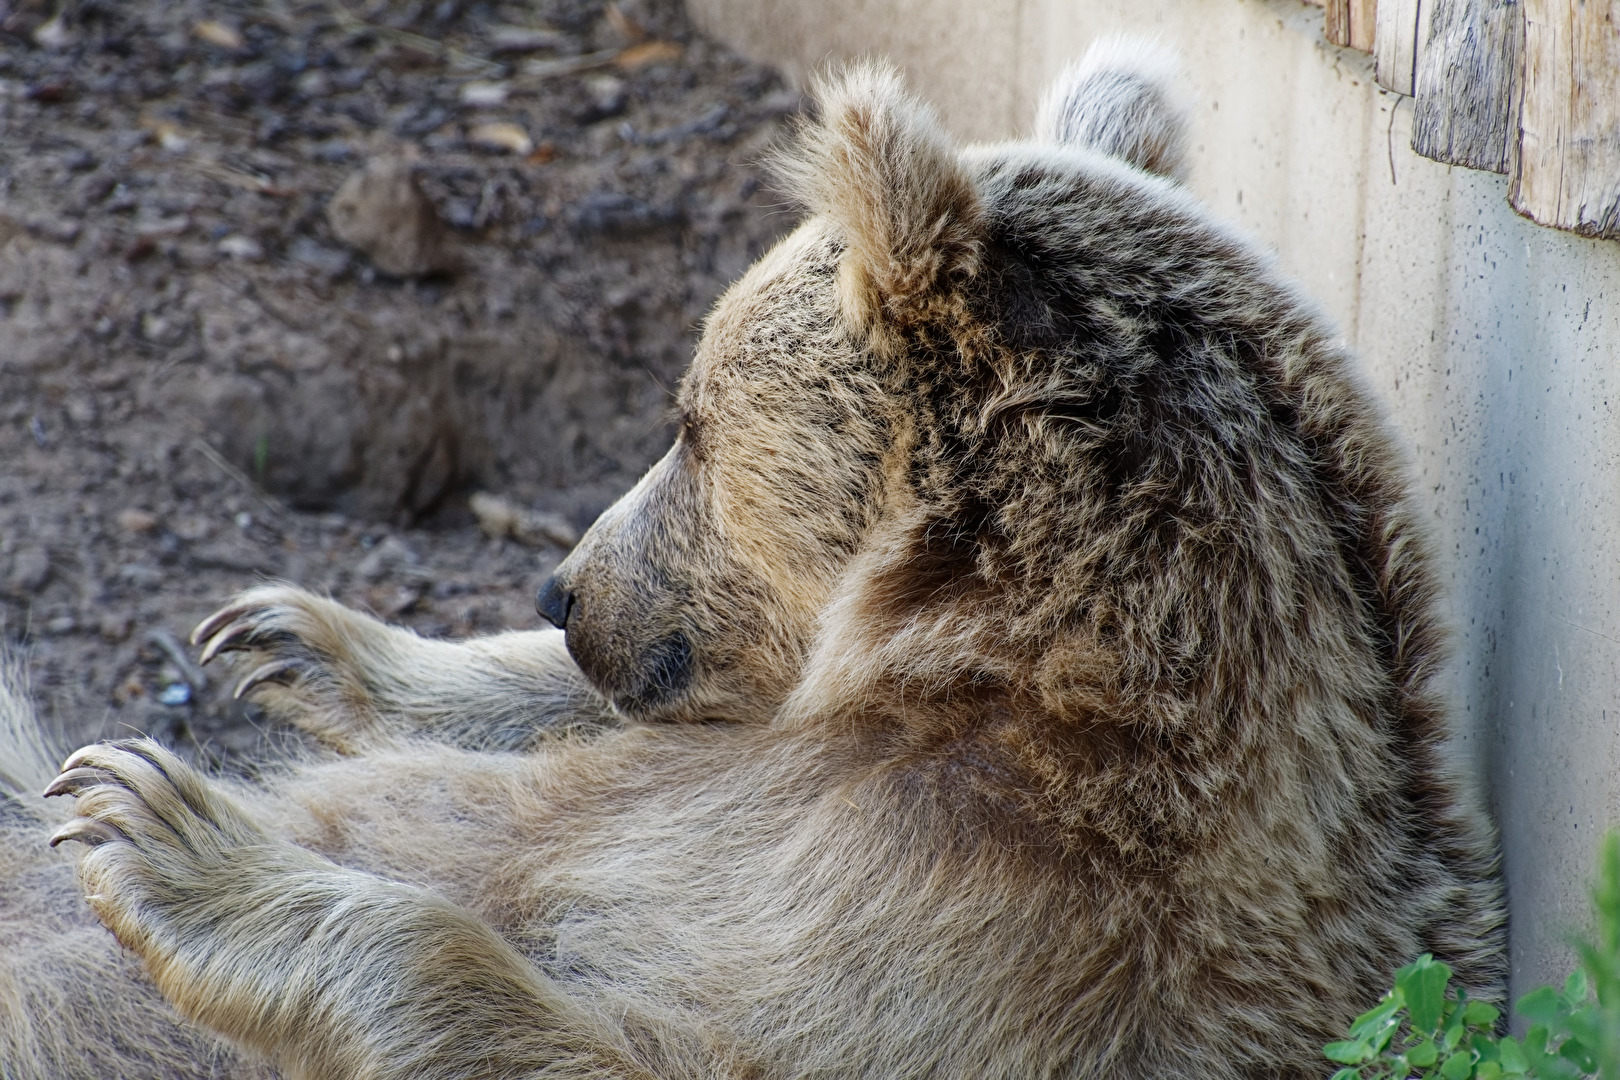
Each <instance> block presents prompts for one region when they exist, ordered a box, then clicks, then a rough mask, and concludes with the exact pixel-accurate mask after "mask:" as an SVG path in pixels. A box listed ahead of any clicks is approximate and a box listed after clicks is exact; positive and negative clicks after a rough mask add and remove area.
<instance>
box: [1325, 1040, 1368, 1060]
mask: <svg viewBox="0 0 1620 1080" xmlns="http://www.w3.org/2000/svg"><path fill="white" fill-rule="evenodd" d="M1322 1056H1323V1057H1325V1058H1327V1059H1328V1060H1329V1061H1337V1062H1338V1063H1339V1064H1341V1065H1360V1064H1361V1063H1362V1062H1363V1061H1366V1060H1367V1059H1368V1058H1370V1057H1372V1056H1373V1049H1372V1047H1370V1046H1368V1045H1367V1044H1366V1042H1364V1041H1363V1040H1361V1039H1347V1040H1345V1041H1343V1042H1330V1043H1328V1044H1327V1045H1326V1046H1324V1047H1322Z"/></svg>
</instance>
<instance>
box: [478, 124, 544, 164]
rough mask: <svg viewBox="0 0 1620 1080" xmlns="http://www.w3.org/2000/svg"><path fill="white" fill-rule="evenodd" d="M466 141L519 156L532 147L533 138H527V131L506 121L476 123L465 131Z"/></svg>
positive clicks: (487, 148) (526, 152)
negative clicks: (469, 129)
mask: <svg viewBox="0 0 1620 1080" xmlns="http://www.w3.org/2000/svg"><path fill="white" fill-rule="evenodd" d="M467 141H468V142H470V143H472V144H473V145H474V146H481V147H483V148H484V149H485V150H500V151H505V152H506V153H510V154H517V155H518V156H519V157H522V156H523V155H526V154H528V153H529V151H531V150H533V149H534V140H533V139H531V138H529V133H528V132H527V131H524V130H523V129H522V128H521V127H519V126H518V125H516V124H512V123H507V122H506V121H499V122H497V123H493V124H478V125H476V126H475V127H474V128H473V129H472V130H471V131H469V132H467Z"/></svg>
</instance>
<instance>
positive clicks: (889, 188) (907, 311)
mask: <svg viewBox="0 0 1620 1080" xmlns="http://www.w3.org/2000/svg"><path fill="white" fill-rule="evenodd" d="M812 94H813V96H814V99H815V102H816V104H817V106H818V116H817V118H816V119H815V120H814V121H811V122H809V123H807V124H806V125H805V127H804V128H803V129H802V130H801V131H800V133H799V138H798V140H797V141H796V144H795V145H794V146H792V147H789V148H787V149H786V150H784V151H782V152H781V153H779V154H778V156H777V158H776V166H777V169H778V171H779V173H780V175H781V176H782V177H783V178H784V180H785V181H786V182H787V184H788V185H789V189H790V190H791V191H792V192H793V194H795V195H797V196H798V197H799V198H800V199H801V200H802V201H803V202H804V203H805V205H806V206H807V207H808V209H809V210H810V211H811V212H812V213H815V214H820V215H824V216H826V217H828V218H830V219H831V220H832V221H833V222H834V224H835V225H836V226H837V227H838V229H839V231H840V232H841V233H842V234H843V237H844V241H845V243H846V244H847V245H848V247H847V249H846V251H845V255H844V262H843V265H842V266H841V267H840V287H841V290H842V293H843V300H844V304H845V308H846V310H847V311H848V313H849V314H850V316H851V317H852V318H853V319H854V320H855V321H856V322H857V323H859V324H864V325H866V326H867V327H868V328H870V329H878V327H877V326H876V325H875V323H877V322H878V321H879V320H884V321H888V322H891V323H896V324H900V325H904V324H905V323H908V322H911V321H914V320H915V319H917V318H919V317H923V316H925V313H926V312H927V311H928V310H929V309H930V308H931V307H933V306H934V303H933V302H934V301H935V300H936V299H938V298H940V297H942V296H945V295H947V294H948V293H949V292H950V290H951V288H952V286H953V283H954V282H956V281H959V280H960V279H961V278H964V277H968V276H971V275H972V274H973V273H974V272H975V271H976V270H977V268H978V264H979V257H980V251H981V248H982V240H983V232H984V208H983V204H982V201H981V199H980V196H979V192H978V189H977V188H976V187H975V186H974V184H973V181H972V180H971V179H970V178H969V177H968V175H967V172H966V171H965V170H964V169H963V168H962V164H961V161H960V159H959V158H958V156H957V152H956V147H955V145H954V144H953V143H952V140H951V139H950V137H949V136H948V135H946V134H945V132H944V130H943V129H941V127H940V125H939V121H938V120H937V119H936V118H935V116H934V112H933V110H932V109H930V108H929V107H928V106H927V105H925V104H924V103H922V102H921V101H919V100H917V99H916V98H915V97H913V96H912V95H910V94H908V93H907V92H906V90H905V87H904V86H903V85H902V84H901V81H900V76H899V74H898V73H897V72H896V71H895V69H894V68H893V67H892V66H890V65H889V64H886V63H872V62H867V63H861V64H856V65H853V66H851V67H849V68H846V69H844V70H843V71H841V72H834V73H833V74H831V75H829V76H827V77H824V78H822V79H820V80H818V81H817V82H816V83H815V85H814V86H813V87H812Z"/></svg>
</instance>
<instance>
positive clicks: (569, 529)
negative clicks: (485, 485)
mask: <svg viewBox="0 0 1620 1080" xmlns="http://www.w3.org/2000/svg"><path fill="white" fill-rule="evenodd" d="M467 504H468V505H469V506H470V507H471V508H472V512H473V514H474V516H476V517H477V518H478V527H479V528H481V529H483V530H484V533H485V535H487V536H489V537H490V538H491V539H493V540H504V539H506V538H508V537H510V538H511V539H513V540H516V541H517V542H518V543H520V544H525V545H527V546H529V547H553V546H555V547H560V548H571V547H573V546H574V545H575V544H577V543H579V534H578V533H577V532H575V531H574V528H573V526H572V525H570V524H569V523H568V522H567V521H566V520H565V519H564V518H562V517H561V516H560V515H558V514H550V513H546V512H545V511H543V510H530V509H527V508H525V507H521V506H518V505H516V504H515V503H513V502H511V501H510V500H508V499H503V498H501V497H500V496H499V495H491V494H490V493H489V492H487V491H479V492H475V493H474V494H473V496H472V497H471V498H470V499H468V500H467Z"/></svg>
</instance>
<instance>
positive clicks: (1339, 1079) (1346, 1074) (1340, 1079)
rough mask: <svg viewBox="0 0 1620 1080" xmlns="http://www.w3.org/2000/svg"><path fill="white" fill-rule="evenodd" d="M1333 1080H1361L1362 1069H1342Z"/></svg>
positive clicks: (1334, 1075)
mask: <svg viewBox="0 0 1620 1080" xmlns="http://www.w3.org/2000/svg"><path fill="white" fill-rule="evenodd" d="M1331 1080H1361V1070H1360V1069H1340V1070H1339V1071H1338V1072H1336V1073H1334V1074H1333V1076H1332V1077H1331Z"/></svg>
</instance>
